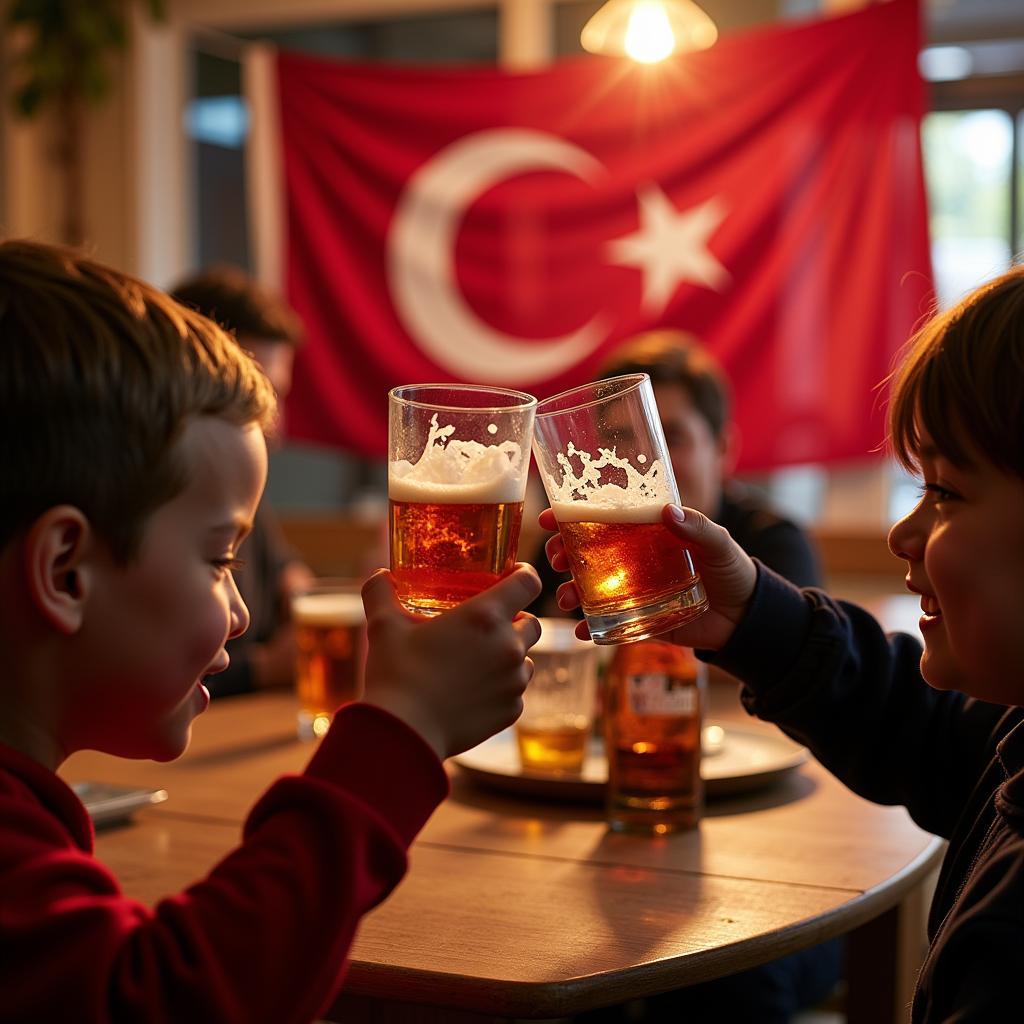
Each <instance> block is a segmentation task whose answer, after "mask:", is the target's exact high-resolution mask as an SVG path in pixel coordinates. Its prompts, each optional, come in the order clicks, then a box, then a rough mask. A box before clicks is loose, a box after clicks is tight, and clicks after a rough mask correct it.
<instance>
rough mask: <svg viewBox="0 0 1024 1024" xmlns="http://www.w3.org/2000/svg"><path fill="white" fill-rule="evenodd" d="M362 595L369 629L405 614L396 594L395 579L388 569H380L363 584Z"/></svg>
mask: <svg viewBox="0 0 1024 1024" xmlns="http://www.w3.org/2000/svg"><path fill="white" fill-rule="evenodd" d="M362 595H363V611H364V612H366V624H367V627H368V628H372V627H373V625H374V623H376V622H379V621H382V620H383V619H386V618H390V617H391V616H393V615H395V614H396V613H402V612H403V608H402V606H401V604H399V601H398V594H397V593H396V592H395V578H394V576H392V575H391V573H390V572H389V571H388V570H387V569H378V570H377V571H376V572H375V573H374V574H373V575H372V576H371V577H370V578H369V579H368V580H367V581H366V582H365V583H364V584H363V588H362Z"/></svg>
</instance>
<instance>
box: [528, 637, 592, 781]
mask: <svg viewBox="0 0 1024 1024" xmlns="http://www.w3.org/2000/svg"><path fill="white" fill-rule="evenodd" d="M540 624H541V636H540V640H538V641H537V643H536V644H535V645H534V647H532V648H531V649H530V657H531V658H532V659H533V664H534V668H535V671H534V673H533V678H532V679H531V680H530V684H529V686H527V687H526V693H525V694H523V713H522V715H521V716H520V717H519V720H518V721H517V722H516V742H517V744H518V746H519V760H520V762H521V764H522V767H523V771H526V772H541V773H543V774H548V775H550V774H555V775H564V774H570V775H573V774H575V775H578V774H579V773H580V772H581V771H582V770H583V760H584V758H585V756H586V752H587V739H588V737H589V736H590V729H591V726H592V724H593V721H594V711H595V703H596V700H597V656H598V653H599V652H598V649H597V648H596V647H595V646H594V645H593V644H592V643H590V642H588V641H586V640H580V639H578V638H577V637H576V620H575V619H541V620H540Z"/></svg>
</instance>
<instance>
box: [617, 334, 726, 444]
mask: <svg viewBox="0 0 1024 1024" xmlns="http://www.w3.org/2000/svg"><path fill="white" fill-rule="evenodd" d="M627 373H646V374H649V375H650V378H651V381H652V383H655V384H659V383H662V384H677V385H679V386H680V387H682V388H683V389H684V390H685V391H686V393H687V394H688V395H689V397H690V401H691V402H693V407H694V408H695V409H696V410H697V412H699V413H700V414H701V416H703V417H704V419H705V420H706V421H707V423H708V426H709V427H710V428H711V433H712V434H713V435H714V437H716V438H718V437H721V436H722V431H723V430H724V429H725V425H726V424H727V423H728V422H729V415H730V404H731V389H730V387H729V381H728V378H727V377H726V375H725V372H724V371H723V370H722V368H721V366H719V364H718V363H717V362H716V361H715V359H714V358H713V357H712V356H711V354H710V353H709V352H708V350H707V349H706V348H704V346H703V345H701V344H700V342H699V341H697V339H696V338H694V337H693V336H692V335H689V334H686V333H685V332H684V331H678V330H669V329H665V330H658V331H648V332H646V333H644V334H637V335H634V336H633V337H632V338H629V339H628V340H626V341H624V342H623V343H622V344H621V345H620V346H619V347H618V348H616V349H615V351H614V352H612V354H611V356H610V357H609V358H608V359H607V360H606V361H605V362H604V363H602V364H601V366H600V367H599V368H598V372H597V377H598V379H599V380H605V379H607V378H608V377H618V376H620V375H622V374H627Z"/></svg>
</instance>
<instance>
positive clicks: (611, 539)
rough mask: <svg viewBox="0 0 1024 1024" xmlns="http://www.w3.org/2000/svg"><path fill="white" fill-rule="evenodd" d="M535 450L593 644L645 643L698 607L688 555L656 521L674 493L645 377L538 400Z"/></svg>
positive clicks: (699, 593) (699, 591)
mask: <svg viewBox="0 0 1024 1024" xmlns="http://www.w3.org/2000/svg"><path fill="white" fill-rule="evenodd" d="M534 453H535V455H536V457H537V463H538V465H539V467H540V471H541V479H542V480H543V482H544V489H545V490H546V492H547V495H548V500H549V501H550V503H551V508H552V511H553V512H554V514H555V518H556V519H557V520H558V528H559V532H560V533H561V535H562V539H563V541H564V543H565V551H566V556H567V558H568V560H569V565H570V568H571V569H572V574H573V577H574V579H575V581H576V586H577V588H578V590H579V592H580V600H581V604H582V606H583V612H584V614H585V615H586V617H587V623H588V625H589V627H590V631H591V635H592V636H593V638H594V640H595V642H597V643H617V642H620V641H622V640H628V639H640V638H641V637H643V636H653V635H655V633H657V632H663V631H664V630H666V629H670V628H672V626H674V625H678V624H679V622H681V621H685V619H686V618H690V617H692V616H693V615H694V614H698V613H699V612H700V611H702V610H703V609H704V607H706V599H705V597H704V592H703V588H702V586H701V584H700V579H699V577H698V576H697V574H696V573H695V572H694V568H693V561H692V559H691V557H690V553H689V551H687V550H686V548H685V547H684V546H683V545H682V543H681V542H680V541H678V540H677V539H676V538H675V537H674V536H673V535H672V534H671V533H670V532H669V530H668V529H667V528H666V527H664V526H663V525H662V523H661V513H662V509H663V508H664V506H665V505H666V504H668V503H669V502H678V501H679V492H678V490H677V488H676V482H675V477H674V476H673V474H672V471H671V464H670V462H669V460H668V455H667V452H666V449H665V439H664V435H663V434H662V430H661V420H660V419H659V417H658V413H657V405H656V404H655V402H654V393H653V391H652V389H651V384H650V379H649V378H648V377H647V375H646V374H633V375H629V376H626V377H618V378H613V379H612V380H608V381H599V382H597V383H596V384H592V385H585V386H584V387H582V388H576V389H574V390H573V391H570V392H566V393H564V394H562V395H556V396H555V397H554V398H552V399H549V400H548V401H547V402H543V403H541V405H540V406H539V407H538V415H537V428H536V432H535V437H534ZM694 609H696V610H694Z"/></svg>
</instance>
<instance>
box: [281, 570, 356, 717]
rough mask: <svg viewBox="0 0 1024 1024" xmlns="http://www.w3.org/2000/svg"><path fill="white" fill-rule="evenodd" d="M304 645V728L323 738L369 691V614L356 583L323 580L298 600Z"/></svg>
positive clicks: (296, 614) (298, 629)
mask: <svg viewBox="0 0 1024 1024" xmlns="http://www.w3.org/2000/svg"><path fill="white" fill-rule="evenodd" d="M292 620H293V622H294V624H295V634H296V643H297V646H298V650H299V654H298V664H297V666H296V676H295V679H296V691H297V693H298V697H299V732H300V734H301V735H304V736H322V735H323V734H324V733H325V732H326V731H327V727H328V725H329V724H330V719H331V716H332V715H333V714H334V712H335V710H337V708H338V707H340V706H341V705H342V704H347V703H349V702H350V701H353V700H358V699H359V698H360V697H361V696H362V690H363V663H364V660H365V647H366V616H365V614H364V612H363V602H362V598H361V597H360V596H359V591H358V589H356V585H355V584H321V585H319V586H317V587H315V588H313V589H311V590H310V591H308V592H306V593H302V594H298V595H296V596H295V597H294V598H293V599H292Z"/></svg>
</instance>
